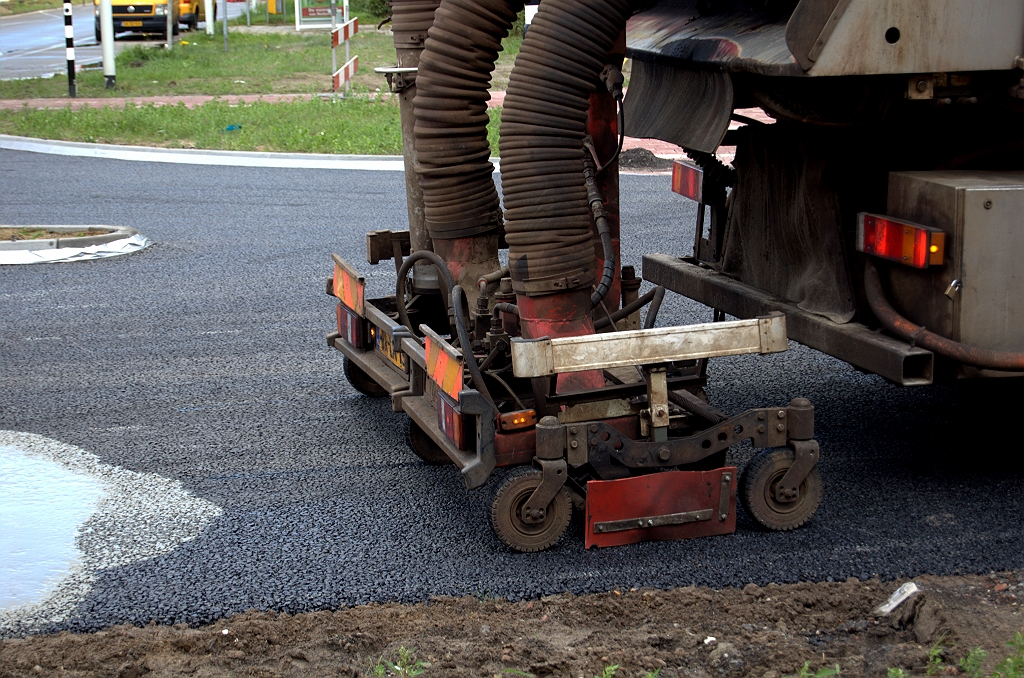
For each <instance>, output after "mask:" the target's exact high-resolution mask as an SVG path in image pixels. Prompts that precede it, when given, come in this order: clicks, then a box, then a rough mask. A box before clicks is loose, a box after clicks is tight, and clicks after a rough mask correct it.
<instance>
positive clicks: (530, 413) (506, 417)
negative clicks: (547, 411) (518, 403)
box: [498, 410, 537, 431]
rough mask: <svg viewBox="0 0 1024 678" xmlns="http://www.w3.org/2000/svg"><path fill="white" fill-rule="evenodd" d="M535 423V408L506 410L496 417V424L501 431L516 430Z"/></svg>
mask: <svg viewBox="0 0 1024 678" xmlns="http://www.w3.org/2000/svg"><path fill="white" fill-rule="evenodd" d="M536 423H537V411H536V410H520V411H519V412H508V413H507V414H502V415H500V416H499V417H498V426H499V427H500V428H501V430H502V431H516V430H518V429H521V428H530V427H531V426H533V425H534V424H536Z"/></svg>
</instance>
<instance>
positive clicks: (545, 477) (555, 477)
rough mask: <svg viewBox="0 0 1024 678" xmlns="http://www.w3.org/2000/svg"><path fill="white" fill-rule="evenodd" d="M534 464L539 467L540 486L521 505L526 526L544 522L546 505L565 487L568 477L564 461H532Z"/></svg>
mask: <svg viewBox="0 0 1024 678" xmlns="http://www.w3.org/2000/svg"><path fill="white" fill-rule="evenodd" d="M534 462H536V463H537V464H539V465H540V470H541V476H540V485H539V486H538V487H537V489H536V490H534V491H533V494H531V495H530V498H529V499H527V500H526V503H525V504H523V508H522V511H523V515H522V517H523V522H524V523H527V524H535V523H542V522H544V518H545V517H546V515H547V509H548V504H550V503H551V500H552V499H554V498H555V495H556V494H558V491H559V490H561V489H562V486H564V485H565V479H566V478H567V477H568V474H567V473H566V464H565V459H534Z"/></svg>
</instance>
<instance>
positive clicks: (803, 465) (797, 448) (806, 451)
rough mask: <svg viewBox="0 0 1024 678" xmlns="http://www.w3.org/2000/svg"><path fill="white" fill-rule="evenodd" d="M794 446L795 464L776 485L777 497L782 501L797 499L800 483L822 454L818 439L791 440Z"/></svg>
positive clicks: (791, 445)
mask: <svg viewBox="0 0 1024 678" xmlns="http://www.w3.org/2000/svg"><path fill="white" fill-rule="evenodd" d="M789 446H790V447H791V448H793V465H792V466H790V467H789V470H788V471H786V475H784V476H782V480H780V481H779V484H778V485H776V486H775V498H776V499H777V500H779V501H781V502H791V501H796V500H797V498H798V497H799V496H800V484H801V483H802V482H804V480H806V479H807V475H808V474H809V473H810V472H811V469H813V468H814V466H815V464H817V463H818V457H819V455H820V452H819V449H818V441H817V440H790V441H789Z"/></svg>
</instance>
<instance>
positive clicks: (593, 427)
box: [590, 424, 597, 433]
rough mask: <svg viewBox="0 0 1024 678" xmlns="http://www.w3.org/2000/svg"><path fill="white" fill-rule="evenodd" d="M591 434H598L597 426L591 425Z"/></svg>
mask: <svg viewBox="0 0 1024 678" xmlns="http://www.w3.org/2000/svg"><path fill="white" fill-rule="evenodd" d="M590 432H591V433H597V424H591V425H590Z"/></svg>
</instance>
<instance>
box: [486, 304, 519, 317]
mask: <svg viewBox="0 0 1024 678" xmlns="http://www.w3.org/2000/svg"><path fill="white" fill-rule="evenodd" d="M502 311H504V312H505V313H514V314H515V315H519V307H518V306H516V305H515V304H510V303H508V302H507V301H499V302H498V303H496V304H495V305H494V310H492V311H491V312H492V313H493V314H494V317H495V318H497V317H499V316H500V315H501V312H502Z"/></svg>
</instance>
